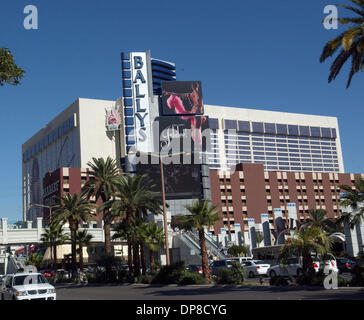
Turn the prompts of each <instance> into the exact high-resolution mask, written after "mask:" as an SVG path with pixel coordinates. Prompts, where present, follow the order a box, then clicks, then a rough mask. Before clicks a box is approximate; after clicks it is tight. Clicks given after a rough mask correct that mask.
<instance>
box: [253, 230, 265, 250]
mask: <svg viewBox="0 0 364 320" xmlns="http://www.w3.org/2000/svg"><path fill="white" fill-rule="evenodd" d="M255 239H256V240H257V246H258V247H259V246H260V243H261V242H262V241H263V240H264V237H263V234H262V233H261V232H260V231H257V232H256V233H255Z"/></svg>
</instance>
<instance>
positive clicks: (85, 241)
mask: <svg viewBox="0 0 364 320" xmlns="http://www.w3.org/2000/svg"><path fill="white" fill-rule="evenodd" d="M92 238H93V235H92V234H89V233H88V232H87V231H86V230H82V231H80V230H77V231H76V241H77V243H78V251H79V254H80V273H81V274H83V247H85V246H86V247H87V246H89V245H90V243H91V239H92Z"/></svg>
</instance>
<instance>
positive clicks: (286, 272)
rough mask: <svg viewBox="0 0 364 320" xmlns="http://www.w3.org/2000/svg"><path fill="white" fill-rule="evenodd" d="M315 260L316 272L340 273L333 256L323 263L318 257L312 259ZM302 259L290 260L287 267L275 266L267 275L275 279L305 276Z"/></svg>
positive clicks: (293, 258)
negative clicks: (276, 277) (330, 271)
mask: <svg viewBox="0 0 364 320" xmlns="http://www.w3.org/2000/svg"><path fill="white" fill-rule="evenodd" d="M312 259H313V262H312V264H313V268H314V270H315V272H318V271H319V270H323V271H327V270H332V271H335V272H338V269H337V266H336V259H335V257H333V256H332V255H330V259H329V260H325V261H323V262H321V261H320V260H319V259H318V258H317V257H312ZM299 260H300V259H298V258H296V257H292V258H289V259H288V261H287V264H285V265H281V264H278V265H275V266H271V267H270V268H269V269H268V271H267V273H268V275H269V276H270V277H271V278H273V277H275V276H289V277H298V276H300V275H301V274H303V268H302V263H301V262H300V261H299Z"/></svg>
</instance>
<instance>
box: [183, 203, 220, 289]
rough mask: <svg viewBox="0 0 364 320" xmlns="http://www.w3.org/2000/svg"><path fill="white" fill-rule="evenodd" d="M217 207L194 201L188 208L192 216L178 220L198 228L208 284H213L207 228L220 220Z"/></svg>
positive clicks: (184, 216) (203, 265)
mask: <svg viewBox="0 0 364 320" xmlns="http://www.w3.org/2000/svg"><path fill="white" fill-rule="evenodd" d="M216 208H217V206H211V205H210V204H209V201H206V200H205V201H201V202H200V201H194V202H193V204H192V206H186V209H187V210H188V211H189V212H190V213H191V215H178V216H177V217H176V218H177V219H178V220H179V221H181V222H182V223H186V226H190V227H192V228H196V229H197V231H198V235H199V242H200V248H201V257H202V274H203V277H204V278H205V280H206V281H207V282H208V283H212V278H211V274H210V269H209V260H208V257H207V249H206V238H205V227H212V226H213V225H214V224H215V223H216V222H217V221H219V220H220V217H219V212H218V211H217V210H216Z"/></svg>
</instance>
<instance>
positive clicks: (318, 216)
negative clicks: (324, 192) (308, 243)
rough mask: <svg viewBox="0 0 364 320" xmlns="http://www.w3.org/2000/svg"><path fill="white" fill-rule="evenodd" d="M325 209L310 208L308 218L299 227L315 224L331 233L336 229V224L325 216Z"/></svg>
mask: <svg viewBox="0 0 364 320" xmlns="http://www.w3.org/2000/svg"><path fill="white" fill-rule="evenodd" d="M326 215H327V211H326V210H324V209H312V210H310V216H311V217H310V218H307V219H306V221H305V222H304V223H303V224H302V226H301V228H307V227H311V226H316V227H319V228H321V230H323V231H325V232H328V233H332V232H335V231H337V225H336V224H335V222H334V221H333V220H331V219H330V218H327V216H326Z"/></svg>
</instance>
